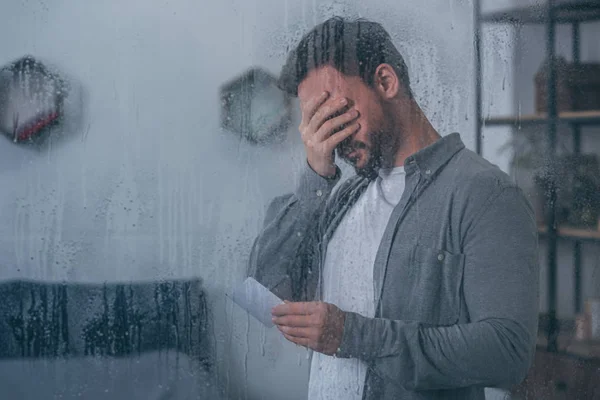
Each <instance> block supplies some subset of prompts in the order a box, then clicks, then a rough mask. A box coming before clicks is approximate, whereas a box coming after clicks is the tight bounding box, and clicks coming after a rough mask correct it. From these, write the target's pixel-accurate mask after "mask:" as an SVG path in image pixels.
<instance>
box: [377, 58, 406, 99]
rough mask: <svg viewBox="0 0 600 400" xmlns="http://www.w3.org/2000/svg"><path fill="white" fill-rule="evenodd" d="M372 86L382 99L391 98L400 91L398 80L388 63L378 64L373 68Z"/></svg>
mask: <svg viewBox="0 0 600 400" xmlns="http://www.w3.org/2000/svg"><path fill="white" fill-rule="evenodd" d="M373 84H374V85H373V86H374V87H375V89H376V90H377V91H378V92H379V94H380V95H381V96H383V98H384V99H389V100H391V99H393V98H394V97H396V96H397V95H398V93H399V92H400V90H401V88H400V80H399V79H398V76H397V75H396V71H394V68H393V67H392V66H391V65H390V64H380V65H379V66H378V67H377V69H376V70H375V80H374V81H373Z"/></svg>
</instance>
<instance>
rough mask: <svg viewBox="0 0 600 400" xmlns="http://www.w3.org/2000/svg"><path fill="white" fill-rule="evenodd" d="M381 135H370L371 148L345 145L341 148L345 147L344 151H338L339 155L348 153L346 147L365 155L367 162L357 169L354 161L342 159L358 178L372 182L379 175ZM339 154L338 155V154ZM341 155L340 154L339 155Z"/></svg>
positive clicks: (359, 145) (362, 145)
mask: <svg viewBox="0 0 600 400" xmlns="http://www.w3.org/2000/svg"><path fill="white" fill-rule="evenodd" d="M381 138H382V135H381V134H376V135H372V138H371V140H372V144H371V146H367V145H366V144H364V143H354V144H345V145H343V146H347V147H346V149H345V150H340V153H344V152H346V153H350V152H351V150H348V149H347V148H348V147H351V148H353V149H354V148H358V149H359V151H365V152H366V153H367V155H366V157H368V158H367V162H366V164H365V165H363V166H361V167H358V166H357V165H356V161H355V160H352V159H348V158H347V157H342V158H343V159H344V161H346V163H348V164H350V165H351V166H352V167H353V168H354V171H355V172H356V174H357V175H358V176H361V177H363V178H366V179H368V180H373V179H375V178H377V176H378V174H379V169H380V168H381V164H382V152H381V141H380V139H381ZM342 148H343V147H342ZM338 154H339V153H338ZM340 155H341V154H340Z"/></svg>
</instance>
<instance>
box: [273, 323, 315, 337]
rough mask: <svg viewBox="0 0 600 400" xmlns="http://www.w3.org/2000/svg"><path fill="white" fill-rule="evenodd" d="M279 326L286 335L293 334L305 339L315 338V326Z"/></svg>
mask: <svg viewBox="0 0 600 400" xmlns="http://www.w3.org/2000/svg"><path fill="white" fill-rule="evenodd" d="M277 328H278V329H279V330H280V331H281V333H283V334H284V335H288V336H292V337H295V338H305V339H314V338H313V336H314V329H313V328H295V327H292V326H277Z"/></svg>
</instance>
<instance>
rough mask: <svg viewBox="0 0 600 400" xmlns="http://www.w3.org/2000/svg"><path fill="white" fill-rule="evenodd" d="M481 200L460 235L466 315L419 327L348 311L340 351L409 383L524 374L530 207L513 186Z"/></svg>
mask: <svg viewBox="0 0 600 400" xmlns="http://www.w3.org/2000/svg"><path fill="white" fill-rule="evenodd" d="M480 205H481V207H480V210H481V211H480V212H478V213H473V214H474V215H473V216H472V219H471V221H470V222H469V226H468V228H467V229H466V232H465V233H464V236H463V238H464V246H463V250H464V254H465V267H464V268H465V269H464V276H463V292H464V297H465V302H466V305H467V308H468V312H469V322H468V323H459V324H456V325H452V326H439V327H438V326H424V325H422V324H419V323H417V322H413V321H410V322H409V321H401V320H389V319H383V318H367V317H364V316H362V315H359V314H356V313H346V321H345V326H344V334H343V339H342V344H341V346H340V349H339V351H338V353H337V356H338V357H356V358H360V359H363V360H365V361H366V362H367V363H368V364H369V365H370V366H371V368H373V369H374V371H375V372H376V373H377V374H378V375H380V376H381V377H382V378H384V379H389V380H390V381H391V382H393V383H395V384H398V385H401V386H402V387H404V388H405V389H409V390H433V389H452V388H460V387H467V386H486V387H508V386H511V385H515V384H518V383H520V382H521V381H522V380H523V379H524V378H525V376H526V375H527V372H528V370H529V368H530V366H531V363H532V360H533V355H534V352H535V343H536V336H537V325H538V312H539V308H538V307H539V282H538V280H539V262H538V243H537V240H538V238H537V227H536V224H535V217H534V213H533V210H532V209H531V206H530V204H529V202H528V201H527V200H526V198H525V197H524V195H523V193H522V192H521V190H520V189H519V188H517V187H514V186H508V187H503V188H501V190H497V191H496V193H495V194H494V195H493V196H491V198H489V200H488V201H487V202H485V203H484V204H480Z"/></svg>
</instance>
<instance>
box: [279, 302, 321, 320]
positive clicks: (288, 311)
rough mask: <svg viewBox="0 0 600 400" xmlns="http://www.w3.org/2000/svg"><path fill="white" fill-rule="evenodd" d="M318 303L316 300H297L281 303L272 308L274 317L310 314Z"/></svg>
mask: <svg viewBox="0 0 600 400" xmlns="http://www.w3.org/2000/svg"><path fill="white" fill-rule="evenodd" d="M316 306H317V303H315V302H295V303H285V304H280V305H278V306H276V307H275V308H273V310H271V314H273V316H274V317H282V316H284V315H309V314H312V312H313V311H314V310H315V307H316Z"/></svg>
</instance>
